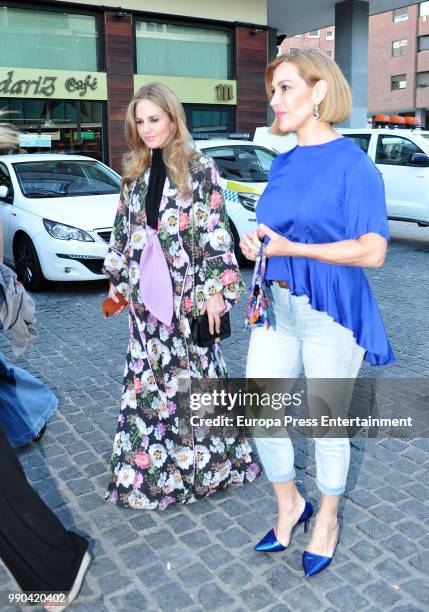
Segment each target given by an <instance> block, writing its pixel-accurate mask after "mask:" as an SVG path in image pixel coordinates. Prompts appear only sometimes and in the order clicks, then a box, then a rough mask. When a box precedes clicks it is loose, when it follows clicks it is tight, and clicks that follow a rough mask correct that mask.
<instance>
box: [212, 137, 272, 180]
mask: <svg viewBox="0 0 429 612" xmlns="http://www.w3.org/2000/svg"><path fill="white" fill-rule="evenodd" d="M203 152H204V153H205V154H206V155H209V156H210V157H212V158H213V159H214V160H215V162H216V165H217V167H218V170H219V174H220V175H221V177H222V178H225V179H229V180H239V181H252V182H266V181H268V174H269V172H270V168H271V164H272V162H273V160H274V159H275V157H276V155H277V154H276V153H274V151H273V152H271V151H269V150H267V149H264V148H260V147H254V146H253V145H231V146H221V147H210V146H209V147H207V148H204V149H203Z"/></svg>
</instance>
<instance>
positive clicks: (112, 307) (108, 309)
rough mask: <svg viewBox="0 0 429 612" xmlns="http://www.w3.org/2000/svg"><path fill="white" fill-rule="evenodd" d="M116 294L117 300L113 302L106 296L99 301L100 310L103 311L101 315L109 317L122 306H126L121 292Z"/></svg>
mask: <svg viewBox="0 0 429 612" xmlns="http://www.w3.org/2000/svg"><path fill="white" fill-rule="evenodd" d="M116 295H117V297H118V299H119V302H114V301H113V300H112V298H106V299H105V300H103V301H102V302H101V310H102V311H103V315H104V316H105V317H111V316H112V315H114V314H115V312H117V311H118V310H120V309H121V308H122V306H127V304H128V302H127V300H126V299H125V298H124V296H123V295H122V294H121V293H117V294H116Z"/></svg>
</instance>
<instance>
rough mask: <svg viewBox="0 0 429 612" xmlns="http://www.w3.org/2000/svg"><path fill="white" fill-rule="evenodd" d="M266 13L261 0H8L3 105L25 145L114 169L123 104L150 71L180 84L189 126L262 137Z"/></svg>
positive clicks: (0, 85) (1, 17)
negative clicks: (97, 161) (256, 133)
mask: <svg viewBox="0 0 429 612" xmlns="http://www.w3.org/2000/svg"><path fill="white" fill-rule="evenodd" d="M172 5H174V6H175V7H176V8H174V7H172ZM155 9H156V12H155ZM266 23H267V10H266V2H265V1H262V2H261V1H260V0H236V1H235V2H234V3H231V2H228V1H227V0H218V2H217V3H212V2H210V1H209V0H183V1H182V2H180V3H172V2H169V1H168V0H158V1H157V2H156V3H154V2H152V1H148V0H122V2H121V7H120V8H118V0H114V1H112V0H103V3H101V2H100V3H98V2H97V0H93V2H84V1H82V0H76V1H75V2H66V1H64V0H50V1H43V0H41V1H37V0H36V1H33V2H31V3H30V2H28V1H20V0H10V1H8V0H5V1H4V2H2V6H1V7H0V50H1V53H0V58H1V60H0V62H1V66H0V98H1V99H0V107H1V108H3V109H5V110H6V111H7V112H8V113H9V116H8V119H9V120H10V121H12V122H14V123H15V124H16V125H17V126H18V127H19V129H20V132H21V133H22V137H21V143H20V146H21V148H22V149H24V150H28V151H30V150H31V151H38V150H44V151H67V152H70V153H80V154H84V155H90V156H92V157H95V158H97V159H100V160H103V161H105V162H106V163H108V164H110V165H111V166H112V167H113V168H115V169H116V170H120V166H121V159H122V155H123V153H124V151H125V142H124V116H125V110H126V107H127V105H128V103H129V101H130V99H131V98H132V96H133V95H134V93H135V92H136V91H137V90H138V89H139V88H140V87H141V86H142V85H144V84H145V83H148V82H151V81H160V82H164V83H166V84H168V85H170V86H171V87H172V88H173V89H174V91H175V92H176V93H177V95H178V96H179V98H180V100H181V101H182V103H183V105H184V107H185V111H186V115H187V121H188V127H189V129H190V131H191V132H193V133H202V132H204V133H205V132H244V133H249V135H250V136H253V132H254V129H255V128H256V127H257V126H260V125H265V124H266V120H267V119H266V117H267V116H266V98H265V92H264V87H263V75H264V70H265V66H266V63H267V59H268V36H269V32H268V27H267V25H266Z"/></svg>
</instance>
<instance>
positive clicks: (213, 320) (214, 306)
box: [201, 293, 225, 334]
mask: <svg viewBox="0 0 429 612" xmlns="http://www.w3.org/2000/svg"><path fill="white" fill-rule="evenodd" d="M205 312H207V316H208V319H209V331H210V333H211V334H214V333H215V330H216V333H217V334H220V318H221V316H222V315H223V313H224V312H225V302H224V299H223V296H222V294H221V293H215V294H214V295H212V296H211V298H209V299H208V300H207V301H206V302H204V304H203V305H202V308H201V314H204V313H205Z"/></svg>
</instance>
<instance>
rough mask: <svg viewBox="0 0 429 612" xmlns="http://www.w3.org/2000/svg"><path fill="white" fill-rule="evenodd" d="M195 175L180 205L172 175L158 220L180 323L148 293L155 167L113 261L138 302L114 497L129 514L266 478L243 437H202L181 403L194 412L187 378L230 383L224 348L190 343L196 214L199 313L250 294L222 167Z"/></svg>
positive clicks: (119, 229) (119, 223)
mask: <svg viewBox="0 0 429 612" xmlns="http://www.w3.org/2000/svg"><path fill="white" fill-rule="evenodd" d="M190 170H191V177H192V181H193V195H192V197H188V198H186V199H181V198H180V197H179V196H178V194H177V190H176V188H175V186H174V185H173V184H172V183H171V181H169V179H168V177H167V179H166V181H165V185H164V189H163V196H162V199H161V205H160V211H159V219H158V230H159V240H160V243H161V246H162V249H163V252H164V255H165V258H166V261H167V264H168V268H169V271H170V275H171V280H172V286H173V300H174V315H173V320H172V323H171V325H170V326H167V325H165V324H163V323H161V322H159V321H158V320H157V319H156V318H155V317H154V316H153V315H152V314H151V313H150V312H148V311H147V310H146V309H145V307H144V305H143V304H142V303H141V300H140V294H139V274H140V271H139V262H140V257H141V253H142V250H143V248H144V246H145V243H146V239H147V234H146V230H145V227H146V215H145V210H144V202H145V197H146V192H147V185H148V180H149V173H150V169H148V170H147V171H146V172H145V174H144V175H143V176H142V177H140V178H139V179H138V180H137V181H136V182H135V183H134V185H133V186H131V187H130V190H129V193H128V195H127V196H124V195H122V197H121V200H120V202H119V205H118V210H117V214H116V218H115V221H114V226H113V232H112V237H111V241H110V247H109V251H108V254H107V256H106V259H105V262H104V270H105V273H106V274H107V276H108V277H109V280H110V281H111V283H112V284H113V285H114V286H115V287H116V290H117V291H119V292H121V293H122V294H123V295H124V297H126V299H128V300H129V302H130V306H129V326H130V340H129V345H128V352H127V360H126V366H125V373H124V383H123V389H122V400H121V409H120V414H119V419H118V429H117V433H116V435H115V439H114V445H113V455H112V478H111V481H110V483H109V487H108V491H107V498H108V499H110V500H111V501H112V502H114V503H117V504H119V505H121V506H125V507H130V508H142V509H164V508H166V507H167V506H168V505H170V504H172V503H175V502H178V503H189V502H193V501H195V500H196V499H197V498H200V497H203V496H206V495H209V494H210V493H212V492H214V491H216V490H219V489H224V488H226V487H227V486H229V485H238V484H242V483H243V482H245V481H248V482H251V481H252V480H254V479H255V478H256V476H257V475H258V474H259V473H260V467H259V464H258V463H257V461H256V460H255V458H254V457H253V451H252V448H251V446H250V445H249V443H248V441H247V440H246V438H244V437H243V436H242V435H241V434H238V432H237V431H235V433H233V434H231V433H230V434H229V435H231V437H226V436H222V435H213V432H211V433H210V432H209V431H208V430H207V429H206V430H205V431H204V430H203V428H198V429H193V428H191V426H190V424H189V419H188V422H187V423H186V422H184V421H186V419H183V418H182V417H183V415H184V412H183V410H180V409H179V403H180V402H179V397H180V396H182V398H184V399H185V401H186V404H187V406H188V407H189V390H188V391H186V390H185V392H183V389H182V390H181V384H183V382H184V380H185V382H186V379H187V380H188V382H189V380H190V378H217V377H222V376H224V375H225V364H224V361H223V358H222V354H221V352H220V347H219V345H213V347H211V348H209V349H207V348H200V347H197V346H194V345H193V344H192V340H191V334H190V322H189V321H190V317H191V310H192V304H193V301H192V300H193V290H192V233H191V232H192V223H191V215H192V214H194V229H195V243H194V244H195V248H196V251H197V253H196V259H195V288H196V296H197V303H198V307H201V306H202V304H203V303H204V302H205V301H206V300H207V299H208V298H209V297H210V296H211V295H213V294H214V293H215V292H217V291H219V290H221V289H223V296H224V299H225V303H226V305H227V309H229V308H231V306H232V305H233V303H234V302H235V301H236V300H237V299H239V297H240V294H241V292H242V284H241V280H240V275H239V270H238V267H237V263H236V260H235V257H234V254H233V251H232V239H231V235H230V233H229V228H228V219H227V215H226V210H225V205H224V201H223V196H222V190H221V187H220V186H219V181H218V173H217V170H216V166H215V165H214V162H213V161H212V160H211V159H210V158H208V157H206V156H203V155H200V156H199V157H198V158H197V159H196V160H193V161H192V162H191V166H190ZM185 387H186V385H185ZM227 435H228V434H227Z"/></svg>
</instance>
